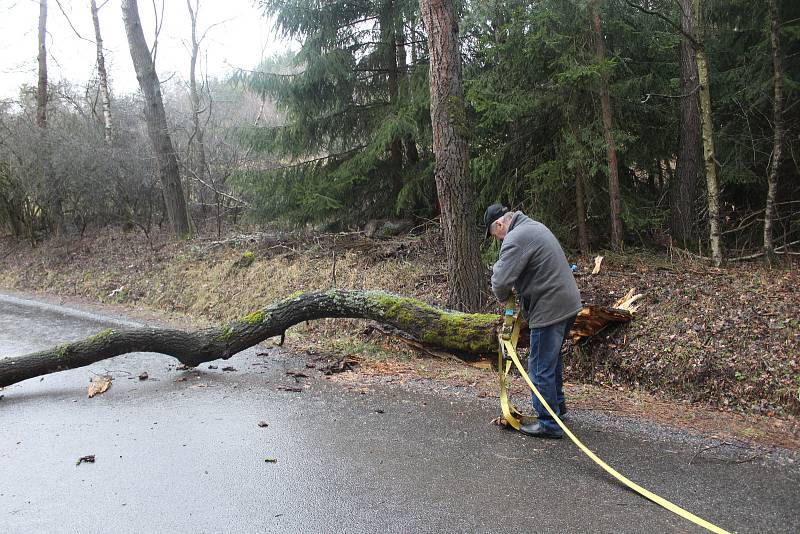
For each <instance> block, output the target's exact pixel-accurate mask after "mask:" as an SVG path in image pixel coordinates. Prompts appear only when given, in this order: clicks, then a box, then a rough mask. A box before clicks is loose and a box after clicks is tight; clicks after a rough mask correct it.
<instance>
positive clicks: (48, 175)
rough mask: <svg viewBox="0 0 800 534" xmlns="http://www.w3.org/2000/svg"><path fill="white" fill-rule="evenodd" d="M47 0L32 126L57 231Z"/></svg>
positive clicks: (58, 199)
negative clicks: (49, 112) (35, 128)
mask: <svg viewBox="0 0 800 534" xmlns="http://www.w3.org/2000/svg"><path fill="white" fill-rule="evenodd" d="M46 40H47V0H39V54H38V57H37V62H38V64H39V78H38V83H37V85H36V126H38V127H39V150H40V153H39V161H38V163H39V166H40V168H41V177H42V181H41V184H42V188H43V192H44V195H43V196H42V198H43V200H44V207H45V212H46V214H47V215H46V217H47V219H48V221H47V223H48V227H49V228H50V229H51V230H52V231H54V232H55V233H56V234H59V233H61V226H62V223H63V209H62V205H61V196H62V191H61V188H60V187H59V184H58V183H57V177H56V174H55V173H54V172H53V165H52V161H51V158H52V150H51V146H50V138H51V135H50V133H49V132H48V128H47V101H48V90H49V89H48V80H47V45H46Z"/></svg>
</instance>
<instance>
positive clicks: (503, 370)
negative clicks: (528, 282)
mask: <svg viewBox="0 0 800 534" xmlns="http://www.w3.org/2000/svg"><path fill="white" fill-rule="evenodd" d="M517 323H519V321H517ZM518 339H519V325H518V324H517V325H515V326H514V332H513V334H512V335H511V339H503V337H502V336H498V340H499V342H500V350H499V356H498V370H499V373H500V406H501V408H502V410H503V418H504V419H505V420H506V421H507V422H508V423H509V424H510V425H511V426H512V427H514V428H515V429H517V430H519V427H520V419H519V416H520V415H521V414H519V411H517V409H516V408H515V407H514V406H513V405H511V403H510V402H509V400H508V372H509V370H510V368H511V362H512V361H513V363H514V365H515V366H516V367H517V369H518V370H519V373H520V374H521V375H522V377H523V378H524V379H525V382H526V383H527V384H528V387H530V388H531V391H533V393H534V394H535V395H536V398H537V399H539V402H541V403H542V405H544V407H545V409H546V410H547V413H549V414H550V416H551V417H552V418H553V419H555V421H556V423H558V426H560V427H561V429H562V430H563V431H564V433H565V434H566V435H567V436H569V439H571V440H572V442H573V443H574V444H575V445H577V446H578V448H579V449H580V450H581V451H583V453H584V454H586V456H588V457H589V458H591V460H592V461H593V462H594V463H596V464H597V465H599V466H600V467H602V468H603V469H604V470H605V471H606V472H607V473H608V474H610V475H611V476H613V477H614V478H616V479H617V480H619V481H620V482H622V483H623V484H625V485H626V486H627V487H629V488H630V489H632V490H633V491H635V492H636V493H638V494H639V495H641V496H642V497H645V498H647V499H650V500H651V501H653V502H654V503H656V504H657V505H659V506H661V507H663V508H666V509H667V510H669V511H670V512H672V513H674V514H677V515H679V516H681V517H683V518H684V519H688V520H689V521H691V522H692V523H694V524H695V525H699V526H701V527H703V528H705V529H707V530H710V531H711V532H716V533H718V534H729V533H728V531H727V530H724V529H722V528H720V527H718V526H716V525H714V524H713V523H709V522H708V521H706V520H705V519H703V518H701V517H698V516H696V515H694V514H693V513H691V512H689V511H687V510H684V509H683V508H681V507H680V506H678V505H676V504H673V503H671V502H670V501H668V500H666V499H664V498H663V497H659V496H658V495H656V494H655V493H653V492H652V491H649V490H646V489H645V488H643V487H641V486H640V485H639V484H637V483H635V482H633V481H632V480H630V479H628V478H627V477H625V476H624V475H622V474H620V473H619V472H618V471H617V470H616V469H614V468H613V467H611V466H610V465H608V464H607V463H605V462H604V461H603V460H601V459H600V458H599V457H598V456H597V455H596V454H595V453H593V452H592V451H590V450H589V448H588V447H586V445H584V444H583V443H582V442H581V440H579V439H578V438H577V437H575V434H573V433H572V432H570V430H569V428H567V425H565V424H564V422H563V421H562V420H561V419H559V417H558V415H556V413H555V412H554V411H553V409H552V408H551V407H550V405H548V404H547V401H546V400H544V397H542V394H541V393H539V391H538V390H537V389H536V386H534V385H533V382H531V379H530V377H529V376H528V373H527V372H525V369H524V368H523V367H522V363H520V361H519V357H518V356H517V350H516V346H517V340H518ZM506 355H507V356H508V357H509V358H510V359H511V361H508V360H507V359H506V358H505V356H506Z"/></svg>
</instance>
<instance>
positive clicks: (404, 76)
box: [394, 17, 419, 165]
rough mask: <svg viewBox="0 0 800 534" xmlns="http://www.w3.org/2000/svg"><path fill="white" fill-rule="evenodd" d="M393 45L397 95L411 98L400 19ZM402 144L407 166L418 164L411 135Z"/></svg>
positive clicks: (415, 146)
mask: <svg viewBox="0 0 800 534" xmlns="http://www.w3.org/2000/svg"><path fill="white" fill-rule="evenodd" d="M394 35H395V43H396V49H397V71H398V73H399V76H400V89H399V93H400V96H401V98H403V99H405V98H410V97H411V94H410V93H411V79H410V78H409V75H408V58H407V56H406V43H405V41H406V36H405V29H404V28H403V19H402V17H396V18H395V32H394ZM403 144H404V145H405V148H406V161H407V162H408V164H409V165H414V164H416V163H419V152H418V151H417V142H416V141H415V140H414V137H413V136H412V135H407V136H405V137H404V138H403Z"/></svg>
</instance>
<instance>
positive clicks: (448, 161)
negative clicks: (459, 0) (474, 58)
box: [420, 0, 486, 310]
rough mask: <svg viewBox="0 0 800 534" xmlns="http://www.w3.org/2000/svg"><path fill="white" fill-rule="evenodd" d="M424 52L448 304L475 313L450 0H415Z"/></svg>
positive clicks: (477, 300)
mask: <svg viewBox="0 0 800 534" xmlns="http://www.w3.org/2000/svg"><path fill="white" fill-rule="evenodd" d="M420 11H421V12H422V19H423V21H424V22H425V27H426V29H427V32H428V50H429V52H430V68H429V70H430V73H429V82H430V93H431V126H432V131H433V153H434V155H435V157H436V167H435V176H436V190H437V193H438V197H439V206H440V208H441V223H442V230H443V233H444V241H445V247H446V250H447V267H448V273H449V278H448V289H449V293H450V295H449V299H448V305H449V306H450V307H452V308H455V309H459V310H477V309H478V308H479V307H480V304H481V298H482V293H483V291H482V289H483V288H484V287H485V285H486V277H485V272H484V269H483V268H482V267H481V262H480V250H479V246H478V234H477V231H476V228H475V224H474V222H473V198H472V190H471V188H470V184H469V154H468V151H467V132H468V128H469V126H468V125H467V116H466V108H465V105H464V93H463V87H462V84H461V55H460V50H459V42H458V23H457V20H456V14H455V7H454V5H453V0H420Z"/></svg>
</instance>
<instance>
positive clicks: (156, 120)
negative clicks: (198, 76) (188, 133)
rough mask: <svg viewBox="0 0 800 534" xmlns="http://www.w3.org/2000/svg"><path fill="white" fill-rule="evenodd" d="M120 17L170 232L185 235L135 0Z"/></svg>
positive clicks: (174, 168) (126, 1)
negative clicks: (151, 146)
mask: <svg viewBox="0 0 800 534" xmlns="http://www.w3.org/2000/svg"><path fill="white" fill-rule="evenodd" d="M122 20H123V22H124V23H125V33H126V34H127V36H128V46H129V48H130V52H131V59H132V60H133V67H134V69H135V70H136V79H137V80H138V81H139V87H140V88H141V90H142V93H143V94H144V99H145V108H144V116H145V120H146V122H147V133H148V135H149V137H150V142H151V143H152V145H153V151H154V152H155V156H156V166H157V169H158V174H159V178H160V180H161V185H162V186H163V188H164V203H165V204H166V208H167V217H168V218H169V221H170V224H171V226H172V231H173V233H174V234H175V235H176V236H178V237H186V236H188V235H189V234H190V233H191V230H190V227H189V216H188V213H187V211H186V199H185V198H184V195H183V186H182V185H181V179H180V173H179V171H178V159H177V157H176V156H175V150H174V148H173V146H172V139H171V138H170V136H169V132H168V131H167V116H166V113H165V112H164V101H163V99H162V98H161V83H160V82H159V80H158V75H157V74H156V69H155V65H154V64H153V58H152V57H151V55H150V50H149V49H148V48H147V41H145V38H144V32H143V31H142V23H141V22H140V20H139V6H138V5H137V2H136V0H122Z"/></svg>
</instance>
